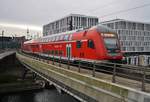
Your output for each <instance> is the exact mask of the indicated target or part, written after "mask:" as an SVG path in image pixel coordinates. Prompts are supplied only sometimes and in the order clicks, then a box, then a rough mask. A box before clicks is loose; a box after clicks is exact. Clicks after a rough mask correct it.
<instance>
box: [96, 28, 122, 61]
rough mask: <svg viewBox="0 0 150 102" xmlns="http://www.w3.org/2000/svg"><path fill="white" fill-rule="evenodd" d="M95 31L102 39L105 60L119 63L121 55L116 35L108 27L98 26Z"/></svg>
mask: <svg viewBox="0 0 150 102" xmlns="http://www.w3.org/2000/svg"><path fill="white" fill-rule="evenodd" d="M97 30H98V31H99V33H100V36H101V37H102V39H103V43H104V47H105V48H104V51H105V53H106V54H105V55H106V56H105V59H106V60H109V61H111V62H121V60H122V58H123V55H122V52H121V48H120V42H119V39H118V35H117V33H116V32H115V31H114V30H113V29H110V28H108V27H105V26H102V25H99V26H98V27H97Z"/></svg>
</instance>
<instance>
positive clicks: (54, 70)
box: [17, 54, 150, 102]
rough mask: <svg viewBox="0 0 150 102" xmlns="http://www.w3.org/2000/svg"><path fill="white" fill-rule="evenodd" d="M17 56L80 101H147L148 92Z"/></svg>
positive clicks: (149, 96)
mask: <svg viewBox="0 0 150 102" xmlns="http://www.w3.org/2000/svg"><path fill="white" fill-rule="evenodd" d="M17 58H18V59H19V60H20V61H21V62H22V63H24V64H25V65H26V66H28V67H29V68H31V70H33V71H35V72H36V73H37V74H39V75H40V76H42V77H43V78H45V79H47V80H49V81H52V82H53V83H54V84H56V85H58V86H59V87H61V88H62V89H63V90H64V91H67V92H68V93H70V94H71V95H73V96H75V97H76V98H78V99H80V100H81V101H90V102H149V101H150V94H148V93H145V92H141V91H137V90H135V89H132V88H128V87H124V86H122V85H118V84H115V83H111V82H108V81H105V80H102V79H98V78H94V77H92V76H89V75H85V74H81V73H78V72H75V71H72V70H68V69H63V68H61V67H58V66H54V65H51V64H47V63H44V62H41V61H38V60H35V59H32V58H29V57H26V56H23V55H21V54H17Z"/></svg>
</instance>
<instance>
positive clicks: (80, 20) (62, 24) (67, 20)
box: [43, 14, 98, 36]
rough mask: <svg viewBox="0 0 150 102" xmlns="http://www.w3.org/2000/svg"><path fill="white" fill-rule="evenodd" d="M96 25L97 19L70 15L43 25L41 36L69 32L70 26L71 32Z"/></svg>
mask: <svg viewBox="0 0 150 102" xmlns="http://www.w3.org/2000/svg"><path fill="white" fill-rule="evenodd" d="M97 24H98V18H97V17H92V16H85V15H78V14H71V15H69V16H67V17H64V18H62V19H59V20H57V21H54V22H51V23H49V24H47V25H44V26H43V36H47V35H51V34H57V33H61V32H66V31H70V30H71V29H70V25H72V30H75V29H80V28H86V27H91V26H94V25H97Z"/></svg>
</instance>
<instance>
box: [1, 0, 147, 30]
mask: <svg viewBox="0 0 150 102" xmlns="http://www.w3.org/2000/svg"><path fill="white" fill-rule="evenodd" d="M144 4H150V0H0V31H1V29H4V28H5V30H8V27H7V26H5V27H4V26H3V25H5V24H6V23H7V25H8V24H17V25H18V24H19V25H20V24H21V25H25V28H26V27H28V28H29V29H30V27H33V26H34V27H37V29H32V28H31V30H34V31H37V32H41V28H40V27H42V26H43V25H44V24H47V23H49V22H51V21H54V20H57V19H59V18H62V17H64V16H66V15H68V14H70V13H76V14H84V15H90V16H97V17H99V21H104V20H110V19H114V18H122V19H127V20H134V21H140V22H150V13H149V12H150V11H149V10H150V6H145V7H143V8H139V9H135V10H132V11H128V12H124V13H119V14H115V13H114V12H117V11H120V10H126V9H130V8H133V7H137V6H140V5H144ZM112 13H114V14H113V15H112ZM109 14H110V15H109ZM105 15H107V16H105ZM2 27H3V28H2ZM9 27H10V26H9ZM16 28H17V26H14V29H15V30H16V31H17V30H18V29H16ZM19 29H21V28H19ZM10 32H11V31H10ZM23 32H24V33H25V32H26V30H25V29H24V31H23Z"/></svg>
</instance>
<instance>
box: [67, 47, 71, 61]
mask: <svg viewBox="0 0 150 102" xmlns="http://www.w3.org/2000/svg"><path fill="white" fill-rule="evenodd" d="M66 57H68V58H71V44H67V45H66Z"/></svg>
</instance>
